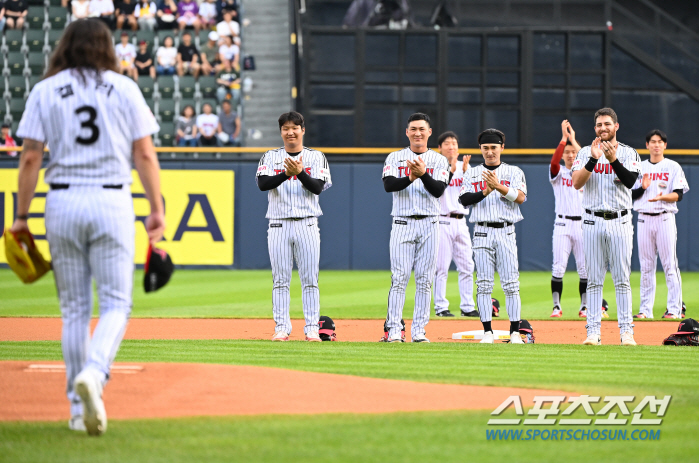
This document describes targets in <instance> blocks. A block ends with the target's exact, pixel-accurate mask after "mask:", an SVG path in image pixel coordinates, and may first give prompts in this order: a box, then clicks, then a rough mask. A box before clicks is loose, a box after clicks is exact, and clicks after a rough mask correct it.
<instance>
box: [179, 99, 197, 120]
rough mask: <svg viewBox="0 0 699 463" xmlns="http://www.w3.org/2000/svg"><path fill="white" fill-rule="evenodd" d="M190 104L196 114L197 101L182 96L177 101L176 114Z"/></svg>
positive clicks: (180, 112)
mask: <svg viewBox="0 0 699 463" xmlns="http://www.w3.org/2000/svg"><path fill="white" fill-rule="evenodd" d="M187 106H192V107H193V108H194V114H197V102H196V100H195V99H194V98H183V99H181V100H180V101H179V102H178V105H177V115H178V116H179V115H180V114H182V110H183V109H184V108H185V107H187Z"/></svg>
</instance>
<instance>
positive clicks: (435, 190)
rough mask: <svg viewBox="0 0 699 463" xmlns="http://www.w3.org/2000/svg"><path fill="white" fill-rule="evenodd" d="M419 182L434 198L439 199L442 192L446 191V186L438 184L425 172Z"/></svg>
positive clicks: (438, 182)
mask: <svg viewBox="0 0 699 463" xmlns="http://www.w3.org/2000/svg"><path fill="white" fill-rule="evenodd" d="M420 180H422V184H423V185H424V186H425V190H427V192H428V193H429V194H431V195H432V196H434V197H435V198H439V197H440V196H442V195H443V194H444V190H446V189H447V184H446V183H444V182H440V181H439V180H435V179H434V178H432V176H431V175H430V174H428V173H427V172H425V173H424V174H423V175H422V177H420Z"/></svg>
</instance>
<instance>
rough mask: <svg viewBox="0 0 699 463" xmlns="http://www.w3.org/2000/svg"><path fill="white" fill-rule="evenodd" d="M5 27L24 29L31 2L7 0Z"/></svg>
mask: <svg viewBox="0 0 699 463" xmlns="http://www.w3.org/2000/svg"><path fill="white" fill-rule="evenodd" d="M4 6H5V27H6V28H8V29H22V28H23V27H24V21H26V17H27V11H28V8H29V4H28V3H27V0H5V5H4Z"/></svg>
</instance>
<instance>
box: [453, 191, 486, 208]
mask: <svg viewBox="0 0 699 463" xmlns="http://www.w3.org/2000/svg"><path fill="white" fill-rule="evenodd" d="M484 199H485V195H484V194H483V192H482V191H479V192H478V193H464V194H462V195H461V196H459V201H460V202H461V204H463V205H464V206H470V205H472V204H476V203H480V202H481V201H483V200H484Z"/></svg>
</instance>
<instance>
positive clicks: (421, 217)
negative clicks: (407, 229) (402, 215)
mask: <svg viewBox="0 0 699 463" xmlns="http://www.w3.org/2000/svg"><path fill="white" fill-rule="evenodd" d="M408 217H409V218H411V219H415V220H422V219H426V218H427V217H429V215H409V216H408Z"/></svg>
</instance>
